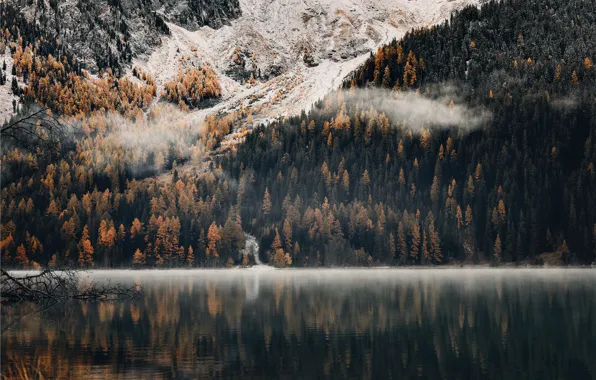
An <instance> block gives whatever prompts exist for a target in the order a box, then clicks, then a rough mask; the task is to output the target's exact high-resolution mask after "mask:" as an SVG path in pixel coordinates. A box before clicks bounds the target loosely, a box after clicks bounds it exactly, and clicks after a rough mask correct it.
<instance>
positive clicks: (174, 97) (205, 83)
mask: <svg viewBox="0 0 596 380" xmlns="http://www.w3.org/2000/svg"><path fill="white" fill-rule="evenodd" d="M164 87H165V88H164V91H163V92H162V94H161V97H162V98H163V99H165V100H167V101H168V102H170V103H175V104H178V105H179V107H180V108H181V109H183V110H186V109H188V108H196V107H199V105H200V103H201V101H202V100H204V99H207V98H216V97H218V96H220V95H221V86H220V85H219V81H218V80H217V74H216V73H215V71H213V69H212V68H211V67H209V66H203V67H202V68H200V69H196V68H186V70H184V72H182V71H180V72H178V75H177V76H176V79H174V80H172V81H169V82H166V83H165V84H164Z"/></svg>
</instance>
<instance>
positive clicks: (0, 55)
mask: <svg viewBox="0 0 596 380" xmlns="http://www.w3.org/2000/svg"><path fill="white" fill-rule="evenodd" d="M4 61H6V83H5V84H4V85H3V86H0V125H2V124H4V122H5V121H8V119H10V117H11V116H12V115H14V109H13V106H12V101H13V99H15V100H17V101H18V100H19V99H18V97H16V96H14V95H13V93H12V90H11V83H12V55H10V50H9V49H8V47H6V50H5V51H3V52H0V69H2V64H3V62H4ZM19 85H20V86H21V87H22V86H23V83H21V81H19Z"/></svg>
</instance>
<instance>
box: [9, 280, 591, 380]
mask: <svg viewBox="0 0 596 380" xmlns="http://www.w3.org/2000/svg"><path fill="white" fill-rule="evenodd" d="M94 278H96V279H105V278H110V279H111V280H112V281H119V282H123V281H126V282H133V281H138V282H139V283H141V285H142V286H143V288H144V291H145V296H144V298H142V299H140V300H133V301H127V302H118V303H95V304H83V303H72V304H68V305H59V306H57V307H54V308H51V309H49V310H47V311H45V312H43V313H42V314H41V316H37V317H31V316H29V317H26V318H24V319H23V320H22V321H21V322H20V323H19V324H18V325H16V326H15V327H14V328H12V329H10V330H9V331H6V332H4V333H3V335H2V363H3V366H2V371H3V373H4V374H5V375H6V374H7V373H8V372H7V371H8V370H9V368H11V367H14V365H15V364H17V365H21V366H23V363H26V365H27V366H29V367H34V368H37V369H39V370H40V371H41V372H43V373H44V374H45V375H46V377H49V378H82V377H86V378H199V377H200V378H225V377H237V376H244V377H258V378H263V377H297V378H318V377H335V378H337V377H340V378H350V377H351V378H359V379H360V378H369V379H373V378H432V379H437V378H443V379H454V378H459V379H477V378H478V379H480V378H482V379H486V378H488V379H492V378H494V379H497V378H498V379H504V378H505V379H514V378H524V379H527V378H540V379H591V378H596V377H595V376H596V360H594V358H595V357H596V313H595V312H596V286H595V285H596V272H594V271H591V270H547V271H544V270H540V271H539V270H516V271H513V272H511V271H509V272H505V271H499V270H472V271H466V270H450V269H441V270H320V271H275V270H254V269H253V270H224V271H192V272H189V271H168V272H129V271H123V272H110V273H106V272H100V273H95V274H94ZM27 307H28V306H27V305H21V306H20V308H21V309H24V308H27ZM21 312H23V310H14V309H13V310H6V308H4V310H3V318H4V320H3V322H5V321H6V320H7V319H10V318H13V319H14V318H16V317H17V316H18V315H19V313H21ZM7 364H12V366H11V365H7Z"/></svg>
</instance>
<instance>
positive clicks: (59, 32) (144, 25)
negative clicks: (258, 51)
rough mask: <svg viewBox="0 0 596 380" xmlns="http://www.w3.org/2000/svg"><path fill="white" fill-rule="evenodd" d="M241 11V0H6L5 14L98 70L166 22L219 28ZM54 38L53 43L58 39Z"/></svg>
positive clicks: (162, 30) (147, 40) (144, 44)
mask: <svg viewBox="0 0 596 380" xmlns="http://www.w3.org/2000/svg"><path fill="white" fill-rule="evenodd" d="M239 15H240V4H239V2H238V0H94V1H84V0H35V1H33V0H7V1H5V2H3V4H1V6H0V16H2V17H0V19H2V21H3V23H4V20H6V21H7V25H9V26H18V27H19V29H21V30H22V29H24V30H22V31H21V33H27V34H29V37H30V40H34V39H36V38H38V37H41V36H43V37H44V38H45V39H46V40H49V41H52V40H53V41H56V40H59V41H60V43H59V44H60V46H61V48H62V49H64V51H66V52H69V53H71V54H74V55H75V56H77V57H78V58H80V60H81V62H82V65H83V66H84V67H85V68H87V69H89V70H90V71H92V72H94V71H97V70H99V69H101V68H104V67H112V68H116V69H118V68H120V67H122V66H123V64H124V63H127V62H130V61H131V59H132V57H134V56H138V55H142V54H146V53H148V52H150V51H151V50H153V48H155V47H156V46H158V45H159V44H160V43H161V36H162V35H165V34H169V28H168V26H167V25H166V21H171V22H174V23H176V24H179V25H182V26H184V27H185V28H187V29H190V30H195V29H197V28H199V27H201V26H204V25H208V26H210V27H212V28H219V27H221V26H222V25H224V24H225V23H228V22H229V20H230V19H233V18H236V17H238V16H239ZM53 41H52V42H53Z"/></svg>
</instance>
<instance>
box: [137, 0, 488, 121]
mask: <svg viewBox="0 0 596 380" xmlns="http://www.w3.org/2000/svg"><path fill="white" fill-rule="evenodd" d="M478 1H479V0H389V1H388V0H275V1H271V0H240V6H241V9H242V16H240V17H239V18H238V19H236V20H232V21H231V23H230V25H226V26H223V27H222V28H220V29H217V30H214V29H212V28H210V27H202V28H200V29H198V30H197V31H194V32H191V31H188V30H186V29H184V28H182V27H180V26H177V25H174V24H171V23H169V24H168V27H169V28H170V30H171V35H170V36H167V37H164V38H163V40H162V45H161V47H159V48H157V49H156V50H155V51H154V52H153V53H152V54H150V55H149V56H146V57H139V58H137V59H136V60H135V61H134V65H137V66H139V67H141V68H142V69H143V70H145V71H147V72H148V73H150V74H151V75H152V76H153V77H154V78H155V79H156V82H157V84H158V91H160V90H161V89H162V88H163V83H164V82H165V81H167V80H171V79H172V78H174V77H175V76H176V74H177V73H178V71H180V70H181V69H182V68H183V66H189V65H190V66H193V65H194V66H201V65H205V64H207V65H210V66H212V68H213V69H214V70H215V71H216V72H217V74H218V76H219V79H220V83H221V86H222V102H221V103H220V104H218V105H216V106H214V107H212V108H209V109H206V110H199V111H196V112H194V113H192V114H191V115H189V116H188V117H189V118H190V119H193V120H197V119H202V118H204V117H205V115H207V114H209V113H212V112H219V111H223V112H225V111H233V110H239V109H240V108H241V107H248V106H251V107H258V106H260V107H259V108H258V109H259V115H254V116H258V117H264V118H275V117H280V116H281V117H283V116H291V115H297V114H299V113H300V112H301V111H302V110H308V109H310V107H312V105H313V104H314V103H315V102H316V101H317V100H319V99H322V98H323V97H324V96H325V95H326V94H327V93H328V92H329V91H330V90H333V89H335V88H337V87H339V86H340V85H341V83H342V81H343V79H344V78H345V77H346V76H347V75H348V74H349V73H350V72H352V71H353V70H355V69H357V68H358V66H359V65H361V64H362V63H363V62H364V61H365V60H366V58H367V57H368V56H369V54H370V53H371V52H373V53H374V52H375V51H376V48H377V47H379V46H381V45H384V44H387V43H389V42H391V40H393V39H394V38H400V37H401V36H403V34H405V33H406V32H407V31H408V30H410V29H411V28H417V27H423V26H429V25H433V24H435V23H438V22H440V21H442V20H443V19H445V18H447V17H449V15H450V14H451V12H452V11H454V10H456V9H460V8H462V7H463V6H465V5H468V4H477V3H478ZM237 54H240V55H242V58H243V62H241V63H242V64H238V62H237V61H236V62H235V61H234V60H233V58H234V57H235V55H237ZM181 58H188V59H187V60H185V63H184V64H182V63H181ZM253 69H254V73H255V76H257V75H256V74H258V73H259V72H260V73H261V74H262V78H258V79H257V81H256V84H254V85H252V86H251V85H246V84H242V81H241V80H240V78H239V77H238V76H239V73H240V74H242V73H245V74H247V70H253ZM274 99H275V101H272V100H274Z"/></svg>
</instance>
